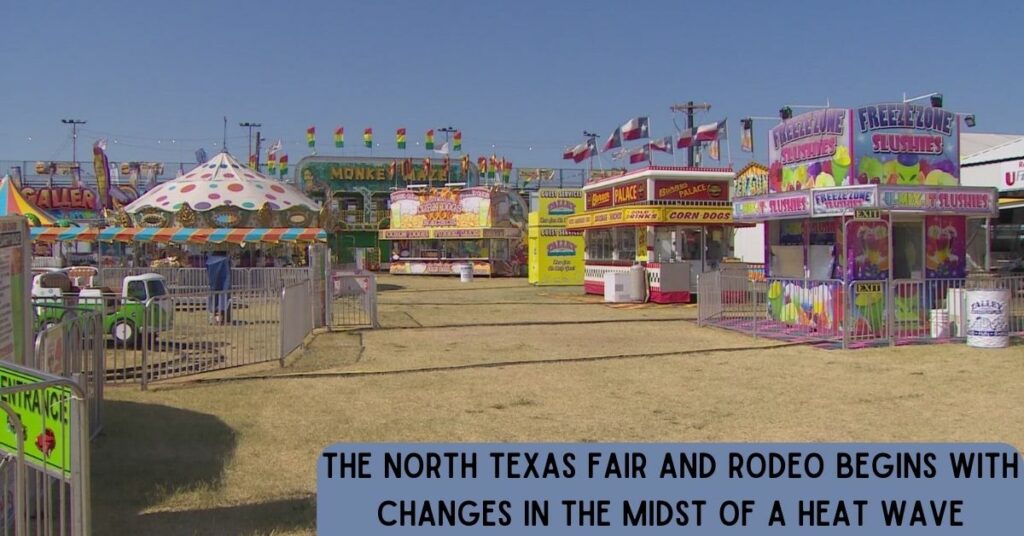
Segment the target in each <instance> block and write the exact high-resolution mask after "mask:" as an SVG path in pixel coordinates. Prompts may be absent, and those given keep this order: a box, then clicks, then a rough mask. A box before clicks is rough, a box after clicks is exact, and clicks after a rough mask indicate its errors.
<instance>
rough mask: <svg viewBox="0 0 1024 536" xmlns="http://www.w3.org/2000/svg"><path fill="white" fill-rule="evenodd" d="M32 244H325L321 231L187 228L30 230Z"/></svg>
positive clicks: (38, 228) (322, 231)
mask: <svg viewBox="0 0 1024 536" xmlns="http://www.w3.org/2000/svg"><path fill="white" fill-rule="evenodd" d="M31 232H32V240H35V241H36V242H76V241H77V242H97V241H99V242H157V243H175V244H222V243H228V244H242V243H250V244H255V243H264V244H276V243H278V242H326V241H327V232H326V231H324V230H323V229H312V228H310V229H301V228H297V229H286V228H265V229H214V228H195V227H193V228H188V227H166V228H159V227H105V228H103V229H97V228H95V227H76V228H57V227H33V228H32V229H31Z"/></svg>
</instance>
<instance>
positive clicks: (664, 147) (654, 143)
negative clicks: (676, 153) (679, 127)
mask: <svg viewBox="0 0 1024 536" xmlns="http://www.w3.org/2000/svg"><path fill="white" fill-rule="evenodd" d="M650 145H651V149H654V150H655V151H661V152H663V153H669V154H671V153H672V136H665V137H664V138H660V139H657V140H651V143H650Z"/></svg>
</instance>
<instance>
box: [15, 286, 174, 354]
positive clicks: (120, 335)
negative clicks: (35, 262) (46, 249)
mask: <svg viewBox="0 0 1024 536" xmlns="http://www.w3.org/2000/svg"><path fill="white" fill-rule="evenodd" d="M166 294H167V285H166V282H165V280H164V277H163V276H162V275H159V274H141V275H134V276H128V277H125V278H124V281H123V282H122V283H121V289H120V293H119V294H118V293H115V292H114V291H113V290H111V289H109V288H106V287H97V286H92V285H90V286H87V287H82V288H79V287H75V286H73V285H72V281H71V277H70V276H69V274H68V272H67V271H66V270H58V271H53V272H46V273H42V274H39V275H36V276H35V277H33V278H32V301H33V305H34V306H35V313H36V315H35V316H36V328H38V329H39V330H40V331H41V330H44V329H46V328H48V327H50V326H52V325H54V324H57V323H58V322H60V321H61V320H62V319H63V318H64V315H65V314H67V312H68V311H69V310H71V309H67V308H68V307H74V308H78V309H88V310H93V311H102V312H103V332H104V333H106V334H107V335H109V336H110V337H112V338H113V339H114V342H115V344H116V345H118V346H122V347H124V346H131V347H135V346H137V345H138V343H139V342H140V341H141V340H142V329H141V328H142V327H146V329H145V332H146V333H147V334H148V335H149V338H150V340H155V339H156V336H157V333H158V332H159V331H160V330H168V329H170V328H171V326H172V319H173V314H174V313H173V310H172V308H171V306H170V305H169V304H160V303H150V305H149V307H150V308H149V314H148V315H147V314H146V313H147V312H146V303H147V301H148V300H149V299H150V298H156V297H159V296H164V295H166Z"/></svg>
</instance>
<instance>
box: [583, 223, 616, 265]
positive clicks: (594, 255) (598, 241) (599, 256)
mask: <svg viewBox="0 0 1024 536" xmlns="http://www.w3.org/2000/svg"><path fill="white" fill-rule="evenodd" d="M612 249H613V248H612V231H611V229H596V230H593V231H587V258H588V259H590V260H600V261H607V260H611V258H612Z"/></svg>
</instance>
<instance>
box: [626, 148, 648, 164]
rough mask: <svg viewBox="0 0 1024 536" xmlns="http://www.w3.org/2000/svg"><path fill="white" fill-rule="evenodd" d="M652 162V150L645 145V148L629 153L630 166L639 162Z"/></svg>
mask: <svg viewBox="0 0 1024 536" xmlns="http://www.w3.org/2000/svg"><path fill="white" fill-rule="evenodd" d="M650 160H651V149H650V147H649V146H647V145H644V146H643V147H641V148H639V149H637V150H635V151H633V152H631V153H629V163H630V164H636V163H637V162H649V161H650Z"/></svg>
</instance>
